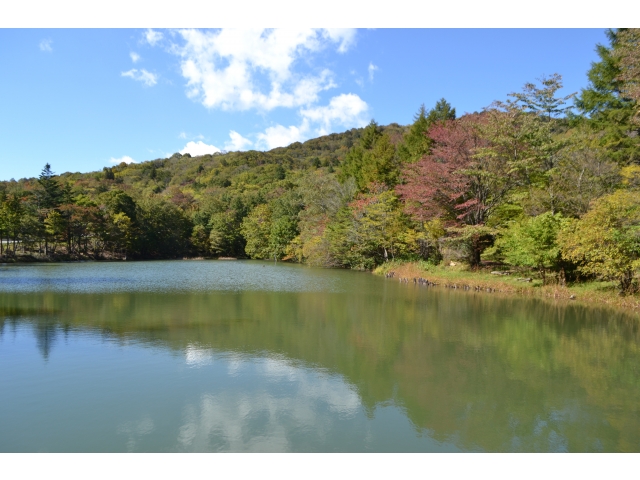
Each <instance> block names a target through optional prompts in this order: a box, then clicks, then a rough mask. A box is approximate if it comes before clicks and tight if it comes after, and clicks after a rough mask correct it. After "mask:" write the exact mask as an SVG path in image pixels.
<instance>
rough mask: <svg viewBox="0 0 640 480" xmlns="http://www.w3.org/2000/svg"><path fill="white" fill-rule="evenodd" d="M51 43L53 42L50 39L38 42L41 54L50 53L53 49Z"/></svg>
mask: <svg viewBox="0 0 640 480" xmlns="http://www.w3.org/2000/svg"><path fill="white" fill-rule="evenodd" d="M52 43H53V40H51V39H50V38H47V39H44V40H42V41H41V42H40V45H39V47H40V50H42V51H43V52H52V51H53V48H52V47H51V44H52Z"/></svg>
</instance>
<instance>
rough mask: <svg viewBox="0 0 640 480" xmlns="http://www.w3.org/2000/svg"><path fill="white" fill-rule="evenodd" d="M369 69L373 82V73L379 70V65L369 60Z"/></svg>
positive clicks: (370, 78) (370, 79)
mask: <svg viewBox="0 0 640 480" xmlns="http://www.w3.org/2000/svg"><path fill="white" fill-rule="evenodd" d="M367 70H368V71H369V81H370V82H373V74H374V72H375V71H376V70H378V67H377V66H376V65H374V64H373V63H371V62H369V68H368V69H367Z"/></svg>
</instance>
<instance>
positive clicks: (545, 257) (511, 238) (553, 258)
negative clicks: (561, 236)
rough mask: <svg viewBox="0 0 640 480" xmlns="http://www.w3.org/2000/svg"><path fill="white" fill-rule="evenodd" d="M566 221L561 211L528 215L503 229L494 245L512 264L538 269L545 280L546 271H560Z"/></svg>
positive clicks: (507, 261) (544, 280)
mask: <svg viewBox="0 0 640 480" xmlns="http://www.w3.org/2000/svg"><path fill="white" fill-rule="evenodd" d="M566 223H567V220H566V219H565V218H563V217H562V215H561V214H559V213H557V214H555V215H554V214H552V213H551V212H546V213H543V214H541V215H538V216H536V217H525V218H523V219H521V220H520V221H517V222H512V223H511V225H509V227H508V228H507V229H505V230H504V231H502V232H501V235H500V236H499V237H498V239H497V240H496V242H495V248H496V250H497V251H499V252H500V253H501V254H502V256H503V257H504V261H505V262H506V263H508V264H509V265H515V266H520V267H530V268H535V269H537V270H538V271H539V272H540V276H541V277H542V282H543V284H546V283H547V271H548V270H555V271H559V270H560V267H561V261H562V260H561V255H560V247H559V246H558V244H557V237H558V232H559V231H560V230H562V228H563V227H564V225H565V224H566Z"/></svg>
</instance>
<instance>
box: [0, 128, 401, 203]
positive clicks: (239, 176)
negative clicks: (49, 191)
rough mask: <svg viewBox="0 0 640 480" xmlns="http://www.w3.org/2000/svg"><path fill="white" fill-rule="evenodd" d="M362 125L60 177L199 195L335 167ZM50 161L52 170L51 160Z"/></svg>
mask: <svg viewBox="0 0 640 480" xmlns="http://www.w3.org/2000/svg"><path fill="white" fill-rule="evenodd" d="M407 128H408V127H404V126H401V125H398V124H395V123H393V124H390V125H387V126H382V127H381V130H382V131H384V132H386V133H387V134H388V135H389V136H390V138H391V140H392V142H393V143H397V142H399V141H401V140H402V135H403V133H404V132H406V130H407ZM363 130H364V128H353V129H351V130H347V131H345V132H342V133H332V134H330V135H324V136H322V137H318V138H313V139H311V140H307V141H306V142H304V143H300V142H295V143H292V144H291V145H289V146H287V147H279V148H274V149H272V150H269V151H265V152H262V151H256V150H249V151H244V152H227V153H216V154H213V155H202V156H195V157H192V156H191V155H189V154H185V155H181V154H180V153H175V154H173V155H172V156H171V157H169V158H159V159H156V160H149V161H145V162H141V163H132V164H128V165H127V164H125V163H121V164H120V165H115V166H113V167H105V168H104V169H103V171H98V172H88V173H78V172H76V173H70V172H67V173H63V174H61V175H60V179H61V180H63V181H66V182H71V183H73V184H74V185H77V186H82V188H83V189H86V190H88V191H89V192H91V193H101V191H106V190H109V189H111V188H113V187H115V186H117V188H119V189H121V190H125V191H127V192H128V193H129V194H131V195H134V196H136V197H140V196H147V195H150V194H160V195H161V196H164V195H169V196H171V197H173V196H175V195H176V194H177V193H178V191H180V192H181V193H183V194H187V195H190V196H193V197H194V198H199V197H201V196H202V195H203V194H204V193H206V192H207V191H209V192H212V191H216V192H219V191H220V189H226V187H230V186H232V185H236V186H238V185H239V184H241V183H245V184H252V185H255V186H262V185H265V184H267V183H271V182H273V180H278V179H282V178H284V176H285V174H286V172H289V171H292V170H308V169H317V168H325V169H328V170H329V171H333V169H334V168H339V166H340V164H341V162H342V160H343V159H344V157H345V155H346V154H347V152H348V151H349V149H350V148H351V147H352V146H353V145H354V144H355V143H357V141H358V139H359V138H360V137H361V135H362V132H363ZM53 167H54V170H55V165H53ZM34 173H35V172H34ZM34 180H35V177H32V178H29V179H22V180H20V181H19V182H18V183H24V184H27V185H28V184H33V182H34ZM1 183H5V184H6V183H8V182H0V184H1ZM114 184H115V185H114ZM174 200H175V199H174ZM177 203H180V202H179V201H178V202H177Z"/></svg>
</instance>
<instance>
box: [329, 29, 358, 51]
mask: <svg viewBox="0 0 640 480" xmlns="http://www.w3.org/2000/svg"><path fill="white" fill-rule="evenodd" d="M325 31H326V32H327V35H328V36H329V38H331V40H333V41H334V42H340V46H339V47H338V52H339V53H344V52H346V51H347V50H349V47H350V46H351V45H352V44H353V43H354V42H355V39H356V30H355V29H353V28H327V29H326V30H325Z"/></svg>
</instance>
